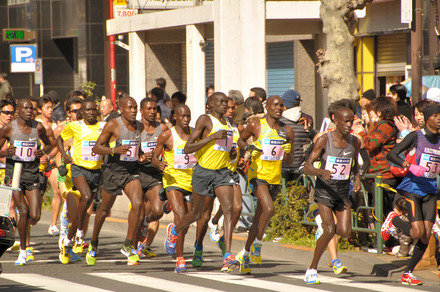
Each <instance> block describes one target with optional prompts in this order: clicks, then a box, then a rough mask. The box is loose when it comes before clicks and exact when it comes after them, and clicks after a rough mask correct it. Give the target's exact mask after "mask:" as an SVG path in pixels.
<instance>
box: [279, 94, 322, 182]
mask: <svg viewBox="0 0 440 292" xmlns="http://www.w3.org/2000/svg"><path fill="white" fill-rule="evenodd" d="M282 98H283V102H284V112H283V116H282V117H281V119H280V121H281V122H283V123H285V124H286V125H288V126H290V127H291V128H292V129H293V133H294V138H293V151H294V157H295V159H294V161H293V163H292V164H287V163H286V161H283V166H282V169H283V171H291V170H294V169H299V168H300V166H301V164H302V163H303V162H304V146H308V145H309V144H310V143H311V142H312V140H313V137H314V136H315V134H316V133H315V131H314V130H313V118H312V117H311V116H310V115H308V114H305V113H303V112H302V110H301V107H300V102H301V95H300V94H299V92H298V91H296V90H293V89H290V90H287V91H286V92H285V93H284V94H283V97H282ZM294 178H295V175H294V174H289V177H288V178H287V179H288V180H291V179H294Z"/></svg>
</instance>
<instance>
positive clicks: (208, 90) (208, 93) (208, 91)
mask: <svg viewBox="0 0 440 292" xmlns="http://www.w3.org/2000/svg"><path fill="white" fill-rule="evenodd" d="M214 92H215V88H214V85H212V84H211V85H209V86H208V87H206V100H208V97H210V96H211V95H212V94H213V93H214Z"/></svg>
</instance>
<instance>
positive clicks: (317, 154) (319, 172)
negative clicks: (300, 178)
mask: <svg viewBox="0 0 440 292" xmlns="http://www.w3.org/2000/svg"><path fill="white" fill-rule="evenodd" d="M326 143H327V136H326V135H323V136H321V137H319V138H318V139H317V140H316V142H315V145H314V146H313V150H312V152H311V153H310V155H309V158H308V159H307V160H306V162H305V164H304V173H306V174H310V175H316V176H321V177H322V179H324V180H329V179H330V175H331V172H330V171H329V170H325V169H318V168H315V167H314V166H313V162H315V161H317V160H319V159H320V158H321V156H322V150H323V149H324V147H325V144H326Z"/></svg>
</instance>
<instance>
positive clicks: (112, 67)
mask: <svg viewBox="0 0 440 292" xmlns="http://www.w3.org/2000/svg"><path fill="white" fill-rule="evenodd" d="M109 1H110V19H113V9H114V6H113V0H109ZM108 39H109V41H110V98H111V100H112V102H113V110H116V62H115V36H114V35H110V36H109V37H108Z"/></svg>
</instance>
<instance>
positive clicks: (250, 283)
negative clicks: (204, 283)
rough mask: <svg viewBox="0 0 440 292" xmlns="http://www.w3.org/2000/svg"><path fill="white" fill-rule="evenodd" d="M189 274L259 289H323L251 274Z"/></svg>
mask: <svg viewBox="0 0 440 292" xmlns="http://www.w3.org/2000/svg"><path fill="white" fill-rule="evenodd" d="M187 275H188V276H192V277H197V278H202V279H207V280H213V281H219V282H224V283H228V284H233V285H241V286H246V287H254V288H259V289H266V290H270V291H280V292H284V291H286V292H291V291H301V292H303V291H305V292H307V291H322V290H320V289H315V288H309V287H304V286H299V285H291V284H285V283H279V282H272V281H264V280H259V279H256V278H253V277H252V275H251V276H240V275H231V274H221V273H207V272H190V273H187Z"/></svg>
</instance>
